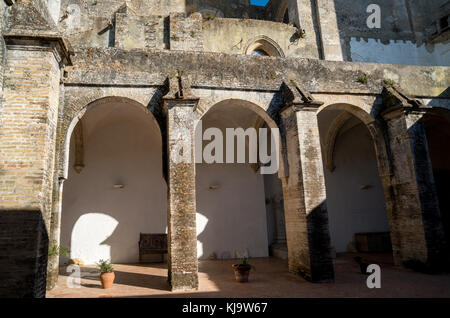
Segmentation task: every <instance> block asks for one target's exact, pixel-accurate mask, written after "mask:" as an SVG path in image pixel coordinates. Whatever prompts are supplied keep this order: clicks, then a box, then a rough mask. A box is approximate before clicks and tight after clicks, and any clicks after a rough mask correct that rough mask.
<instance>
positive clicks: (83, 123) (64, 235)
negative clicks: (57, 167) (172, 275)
mask: <svg viewBox="0 0 450 318" xmlns="http://www.w3.org/2000/svg"><path fill="white" fill-rule="evenodd" d="M69 133H70V132H69ZM67 138H68V139H69V138H70V148H69V149H70V151H69V158H68V159H69V162H68V179H67V180H66V181H65V183H64V191H63V199H62V213H61V239H60V244H61V246H65V247H68V248H70V258H72V259H74V258H76V259H80V260H81V261H82V262H83V263H84V264H86V265H89V264H94V263H96V262H98V261H99V260H100V259H104V260H111V262H113V263H122V264H128V263H137V262H138V261H139V247H138V242H139V238H140V233H166V223H167V218H166V204H167V203H166V192H167V190H166V183H165V180H164V178H163V174H162V139H161V132H160V129H159V126H158V124H157V122H156V120H155V119H154V118H153V115H152V114H151V113H150V112H149V111H148V110H147V109H146V108H145V107H144V106H142V105H140V104H138V103H136V102H134V101H131V100H126V99H123V98H120V99H119V98H108V99H103V100H99V101H96V102H94V103H92V104H90V105H89V106H88V107H87V110H86V111H85V113H84V116H83V117H82V118H81V119H80V121H79V122H78V123H77V125H76V127H75V129H74V130H73V133H72V134H71V136H70V135H69V136H68V137H67ZM157 256H158V257H159V256H160V255H157ZM148 260H149V261H152V260H151V259H148ZM67 261H68V260H67V258H66V257H61V258H60V263H61V265H64V264H66V263H67ZM155 261H156V259H155Z"/></svg>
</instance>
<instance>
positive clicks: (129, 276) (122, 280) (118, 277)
mask: <svg viewBox="0 0 450 318" xmlns="http://www.w3.org/2000/svg"><path fill="white" fill-rule="evenodd" d="M124 266H125V267H124ZM124 266H120V268H125V269H126V268H127V266H130V267H132V270H130V271H123V270H115V271H114V274H115V278H114V285H125V286H130V287H142V288H151V289H155V290H161V291H170V288H169V283H168V282H167V273H166V275H164V276H159V275H152V274H149V273H148V270H149V269H151V270H155V269H156V270H167V269H166V267H167V264H163V263H156V264H130V265H124ZM72 273H73V270H72ZM72 273H71V272H67V267H66V266H64V267H60V269H59V275H60V276H64V277H69V276H71V275H72ZM80 276H81V279H82V281H81V286H82V287H86V288H95V289H102V287H101V282H100V272H99V271H98V269H97V268H95V267H94V266H80ZM84 280H89V281H97V282H98V283H92V282H86V281H84Z"/></svg>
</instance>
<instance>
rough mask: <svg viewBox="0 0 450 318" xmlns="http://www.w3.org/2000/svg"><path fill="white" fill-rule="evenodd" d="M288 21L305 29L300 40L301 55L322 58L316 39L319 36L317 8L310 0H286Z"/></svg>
mask: <svg viewBox="0 0 450 318" xmlns="http://www.w3.org/2000/svg"><path fill="white" fill-rule="evenodd" d="M288 9H289V14H290V16H291V17H290V19H289V20H290V21H292V22H293V23H294V25H295V26H296V27H297V28H299V29H301V30H304V31H305V35H306V37H305V38H302V39H301V40H300V41H301V42H302V43H304V47H303V48H302V57H305V58H311V59H321V58H323V57H322V56H321V55H322V52H321V47H320V43H319V41H318V39H319V38H320V34H319V32H320V30H319V24H318V21H317V12H316V10H317V8H316V6H315V5H314V4H313V1H311V0H288Z"/></svg>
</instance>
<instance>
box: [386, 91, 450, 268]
mask: <svg viewBox="0 0 450 318" xmlns="http://www.w3.org/2000/svg"><path fill="white" fill-rule="evenodd" d="M390 94H391V96H392V97H395V95H397V93H396V92H395V91H393V90H391V93H390ZM425 112H426V107H422V106H420V107H419V106H417V107H412V106H411V105H407V104H406V103H404V104H401V105H397V106H396V107H390V108H388V109H387V111H385V112H384V113H383V118H384V120H385V121H386V122H387V132H388V136H389V147H390V152H391V160H392V165H393V177H392V181H391V182H392V189H393V193H394V197H395V200H394V215H393V223H394V226H395V229H394V230H395V233H393V235H395V237H394V238H393V239H394V240H395V241H396V242H397V244H399V251H398V253H399V258H400V261H401V262H402V263H403V265H406V266H408V262H409V263H410V264H411V261H412V262H417V261H419V262H421V263H424V264H426V265H427V266H430V267H432V268H436V267H441V266H443V265H444V264H445V261H446V259H447V258H448V256H445V255H444V254H445V244H446V243H445V235H444V229H443V225H442V222H441V217H440V209H439V201H438V196H437V191H436V186H435V183H434V177H433V168H432V163H431V159H430V155H429V152H428V144H427V138H426V131H425V127H424V123H423V115H424V114H425ZM405 262H406V263H405Z"/></svg>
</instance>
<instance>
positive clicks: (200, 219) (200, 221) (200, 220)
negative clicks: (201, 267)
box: [197, 213, 208, 258]
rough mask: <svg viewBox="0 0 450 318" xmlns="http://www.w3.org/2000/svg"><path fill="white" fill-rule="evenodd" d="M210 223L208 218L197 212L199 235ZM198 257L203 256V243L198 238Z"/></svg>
mask: <svg viewBox="0 0 450 318" xmlns="http://www.w3.org/2000/svg"><path fill="white" fill-rule="evenodd" d="M206 225H208V218H207V217H206V216H204V215H202V214H200V213H197V236H199V235H200V234H202V232H203V231H204V230H205V228H206ZM197 257H198V258H202V257H203V243H202V242H200V241H199V240H197Z"/></svg>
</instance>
